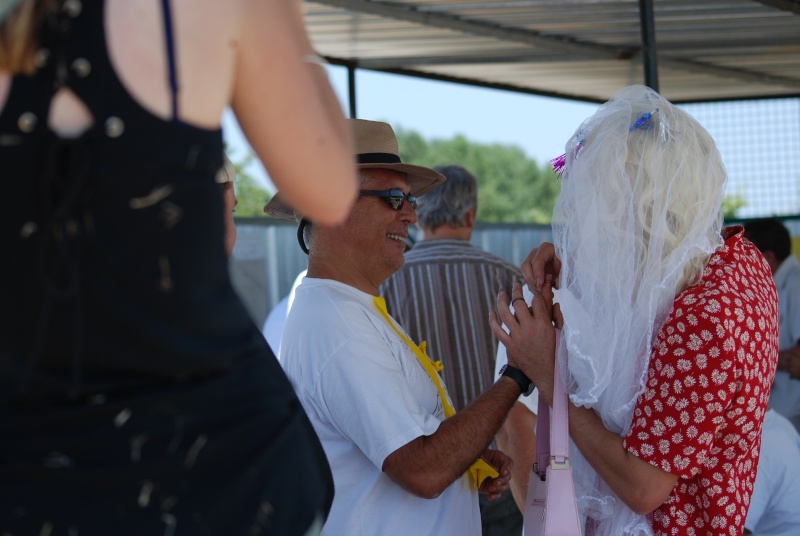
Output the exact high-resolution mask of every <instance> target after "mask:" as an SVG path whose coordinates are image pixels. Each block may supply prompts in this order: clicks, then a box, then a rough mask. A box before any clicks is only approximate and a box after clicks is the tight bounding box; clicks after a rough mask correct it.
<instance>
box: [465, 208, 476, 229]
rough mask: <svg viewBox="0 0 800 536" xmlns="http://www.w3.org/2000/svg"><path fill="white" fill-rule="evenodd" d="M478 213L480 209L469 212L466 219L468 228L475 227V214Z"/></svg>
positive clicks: (472, 209)
mask: <svg viewBox="0 0 800 536" xmlns="http://www.w3.org/2000/svg"><path fill="white" fill-rule="evenodd" d="M476 212H478V207H472V208H471V209H469V210H468V211H467V217H466V218H465V223H466V226H467V227H469V228H470V229H472V228H473V227H475V213H476Z"/></svg>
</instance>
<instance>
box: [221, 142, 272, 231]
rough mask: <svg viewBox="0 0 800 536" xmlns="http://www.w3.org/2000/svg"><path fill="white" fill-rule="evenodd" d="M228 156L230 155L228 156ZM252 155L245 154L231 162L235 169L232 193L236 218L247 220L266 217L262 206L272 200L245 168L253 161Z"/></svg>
mask: <svg viewBox="0 0 800 536" xmlns="http://www.w3.org/2000/svg"><path fill="white" fill-rule="evenodd" d="M229 156H230V155H229ZM253 158H254V157H253V155H252V154H247V155H245V156H244V157H243V158H241V159H239V160H238V161H234V160H233V158H231V161H232V162H233V167H234V168H236V181H235V182H234V183H233V188H234V191H235V192H236V200H237V201H238V203H237V204H236V216H237V217H247V218H261V217H266V214H264V205H266V204H267V202H268V201H269V200H270V199H271V198H272V195H271V194H270V193H269V192H268V191H267V190H266V189H265V188H263V187H262V186H261V185H259V183H258V181H257V180H256V179H255V178H254V177H253V176H252V175H250V174H249V173H247V171H246V168H247V166H248V164H249V163H250V162H251V161H252V160H253Z"/></svg>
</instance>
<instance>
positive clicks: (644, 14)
mask: <svg viewBox="0 0 800 536" xmlns="http://www.w3.org/2000/svg"><path fill="white" fill-rule="evenodd" d="M639 18H640V21H641V22H640V23H639V26H640V28H641V30H642V64H643V66H644V83H645V85H646V86H647V87H649V88H651V89H653V90H655V91H658V58H657V57H656V23H655V20H654V16H653V2H652V0H639Z"/></svg>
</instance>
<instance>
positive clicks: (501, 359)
mask: <svg viewBox="0 0 800 536" xmlns="http://www.w3.org/2000/svg"><path fill="white" fill-rule="evenodd" d="M522 292H523V294H524V296H525V303H527V304H528V306H529V307H530V304H531V301H533V293H532V292H531V291H530V290H528V286H527V285H523V287H522ZM511 312H512V313H513V312H514V306H513V305H512V306H511ZM503 329H504V330H506V333H508V328H506V326H505V324H503ZM506 363H508V355H506V347H505V346H504V345H503V343H502V342H501V343H500V344H499V345H498V346H497V358H496V359H495V363H494V381H497V380H499V379H500V369H501V368H503V365H505V364H506ZM518 402H521V403H522V404H524V405H525V407H527V408H528V409H529V410H531V412H532V413H533V414H534V415H536V413H537V412H538V411H539V390H538V389H534V390H533V392H532V393H531V394H530V396H523V395H520V396H519V399H518Z"/></svg>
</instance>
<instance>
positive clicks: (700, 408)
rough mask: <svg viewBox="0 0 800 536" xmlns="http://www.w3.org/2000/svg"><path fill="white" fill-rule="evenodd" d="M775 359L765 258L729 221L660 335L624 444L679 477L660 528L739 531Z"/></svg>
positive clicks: (773, 301)
mask: <svg viewBox="0 0 800 536" xmlns="http://www.w3.org/2000/svg"><path fill="white" fill-rule="evenodd" d="M777 359H778V295H777V292H776V290H775V284H774V283H773V281H772V274H771V272H770V269H769V266H768V265H767V263H766V261H765V260H764V258H763V257H762V256H761V254H760V253H759V252H758V250H757V249H756V248H755V246H753V245H752V244H751V243H750V242H749V241H747V240H745V239H743V231H742V229H741V227H734V228H730V229H726V231H725V244H724V246H723V247H722V248H720V249H719V250H718V251H717V252H715V253H714V255H712V257H711V259H710V260H709V263H708V265H707V266H706V268H705V270H704V272H703V279H702V281H701V282H700V283H699V284H697V285H694V286H692V287H690V288H688V289H686V290H685V291H684V292H682V293H681V294H680V295H679V296H678V297H677V298H676V299H675V302H674V304H673V310H672V313H671V314H670V316H669V317H668V319H667V321H666V323H665V324H664V327H663V328H662V329H661V331H660V332H659V334H658V337H657V340H656V342H655V344H654V349H653V353H652V355H651V357H650V364H649V368H648V379H647V384H646V387H645V391H644V393H643V394H642V395H641V396H640V397H639V400H638V402H637V405H636V409H635V410H634V416H633V424H632V427H631V430H630V431H629V432H628V435H627V437H626V438H625V448H626V449H627V450H628V451H629V452H631V453H632V454H634V455H636V456H638V457H639V458H641V459H643V460H645V461H647V462H649V463H650V464H652V465H654V466H656V467H660V468H661V469H663V470H664V471H668V472H670V473H672V474H674V475H677V476H678V477H679V479H678V483H677V484H676V486H675V488H674V489H673V490H672V493H671V494H670V496H669V499H667V501H666V502H665V503H664V504H663V505H661V506H660V507H659V508H658V509H657V510H656V511H655V512H653V514H652V524H653V530H654V532H655V533H656V534H658V535H677V534H687V535H707V534H708V535H710V534H715V535H716V534H725V535H731V536H734V535H735V536H739V535H741V534H742V528H743V527H744V521H745V518H746V517H747V509H748V507H749V504H750V495H751V493H752V492H753V483H754V481H755V476H756V468H757V466H758V455H759V449H760V446H761V424H762V422H763V420H764V414H765V412H766V410H767V401H768V399H769V393H770V388H771V385H772V380H773V378H774V376H775V369H776V366H777Z"/></svg>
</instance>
